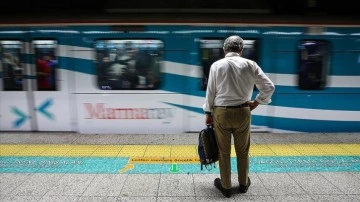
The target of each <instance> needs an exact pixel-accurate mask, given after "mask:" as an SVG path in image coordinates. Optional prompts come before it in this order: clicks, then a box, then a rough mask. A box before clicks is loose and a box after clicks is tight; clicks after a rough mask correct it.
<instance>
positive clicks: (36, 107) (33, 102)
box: [29, 39, 73, 131]
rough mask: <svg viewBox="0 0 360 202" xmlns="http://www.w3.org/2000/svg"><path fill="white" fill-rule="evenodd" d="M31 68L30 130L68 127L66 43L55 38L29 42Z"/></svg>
mask: <svg viewBox="0 0 360 202" xmlns="http://www.w3.org/2000/svg"><path fill="white" fill-rule="evenodd" d="M29 49H30V51H31V52H32V53H33V54H32V56H33V58H32V61H33V67H32V68H31V72H30V73H31V75H33V78H34V79H32V80H31V85H30V86H31V88H30V91H31V95H30V96H29V99H30V109H32V110H30V113H31V117H32V118H31V127H32V130H33V131H72V130H73V128H72V127H71V126H72V125H71V115H70V114H71V113H70V93H69V89H70V88H71V86H69V85H68V82H71V81H69V80H68V70H67V69H68V68H69V67H68V66H67V65H68V64H66V61H67V60H66V57H67V54H68V51H67V49H66V46H60V45H59V41H57V40H52V39H50V40H48V39H46V40H42V39H36V40H32V41H31V42H30V46H29Z"/></svg>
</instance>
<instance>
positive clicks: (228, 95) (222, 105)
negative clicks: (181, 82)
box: [203, 36, 275, 197]
mask: <svg viewBox="0 0 360 202" xmlns="http://www.w3.org/2000/svg"><path fill="white" fill-rule="evenodd" d="M243 48H244V41H243V39H242V38H241V37H239V36H230V37H228V38H227V39H226V40H225V41H224V47H223V50H224V53H225V57H224V58H222V59H220V60H218V61H216V62H214V63H213V64H212V65H211V67H210V73H209V80H208V85H207V89H206V98H205V104H204V105H203V110H204V112H205V114H206V118H205V123H206V124H207V125H211V124H213V125H214V130H215V136H216V140H217V144H218V147H219V169H220V178H216V179H215V181H214V184H215V187H216V188H217V189H219V190H220V191H221V193H222V194H223V195H224V196H225V197H231V194H232V193H231V187H232V185H231V161H230V160H231V159H230V157H231V156H230V154H231V138H232V136H233V137H234V147H235V151H236V156H237V171H238V182H239V184H240V187H239V191H240V193H246V192H247V190H248V188H249V186H250V184H251V181H250V178H249V149H250V126H251V111H252V110H254V109H255V108H256V107H257V106H258V105H259V104H269V103H270V102H271V96H272V95H273V93H274V91H275V86H274V84H273V82H272V81H271V80H270V79H269V78H268V77H267V76H266V75H265V73H264V72H263V71H262V69H261V68H260V67H259V66H258V64H257V63H256V62H254V61H252V60H248V59H246V58H243V57H241V54H242V51H243ZM254 85H256V87H257V89H258V90H259V93H258V94H257V95H256V97H255V99H254V100H251V96H252V93H253V89H254Z"/></svg>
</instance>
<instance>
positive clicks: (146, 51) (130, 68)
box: [95, 39, 164, 90]
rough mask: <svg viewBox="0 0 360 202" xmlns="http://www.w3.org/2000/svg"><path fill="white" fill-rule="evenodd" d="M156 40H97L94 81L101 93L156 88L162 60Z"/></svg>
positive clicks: (159, 79)
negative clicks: (95, 79)
mask: <svg viewBox="0 0 360 202" xmlns="http://www.w3.org/2000/svg"><path fill="white" fill-rule="evenodd" d="M163 47H164V45H163V42H162V41H160V40H151V39H142V40H137V39H133V40H128V39H127V40H99V41H96V43H95V49H96V56H97V76H98V77H97V78H98V85H99V88H100V89H102V90H133V89H134V90H135V89H143V90H147V89H149V90H150V89H157V88H158V87H159V85H160V82H161V78H160V66H161V62H162V61H163Z"/></svg>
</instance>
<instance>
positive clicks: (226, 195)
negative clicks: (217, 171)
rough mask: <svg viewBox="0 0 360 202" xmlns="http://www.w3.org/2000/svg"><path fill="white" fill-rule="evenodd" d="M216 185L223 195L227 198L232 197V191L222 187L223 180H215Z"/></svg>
mask: <svg viewBox="0 0 360 202" xmlns="http://www.w3.org/2000/svg"><path fill="white" fill-rule="evenodd" d="M214 185H215V187H216V188H217V189H218V190H220V191H221V193H222V194H223V195H224V196H225V197H226V198H230V196H231V189H225V188H224V187H223V186H222V185H221V180H220V178H216V179H215V180H214Z"/></svg>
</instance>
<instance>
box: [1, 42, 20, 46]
mask: <svg viewBox="0 0 360 202" xmlns="http://www.w3.org/2000/svg"><path fill="white" fill-rule="evenodd" d="M0 44H1V45H3V46H4V47H5V45H12V46H15V45H20V44H21V42H20V41H0Z"/></svg>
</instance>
